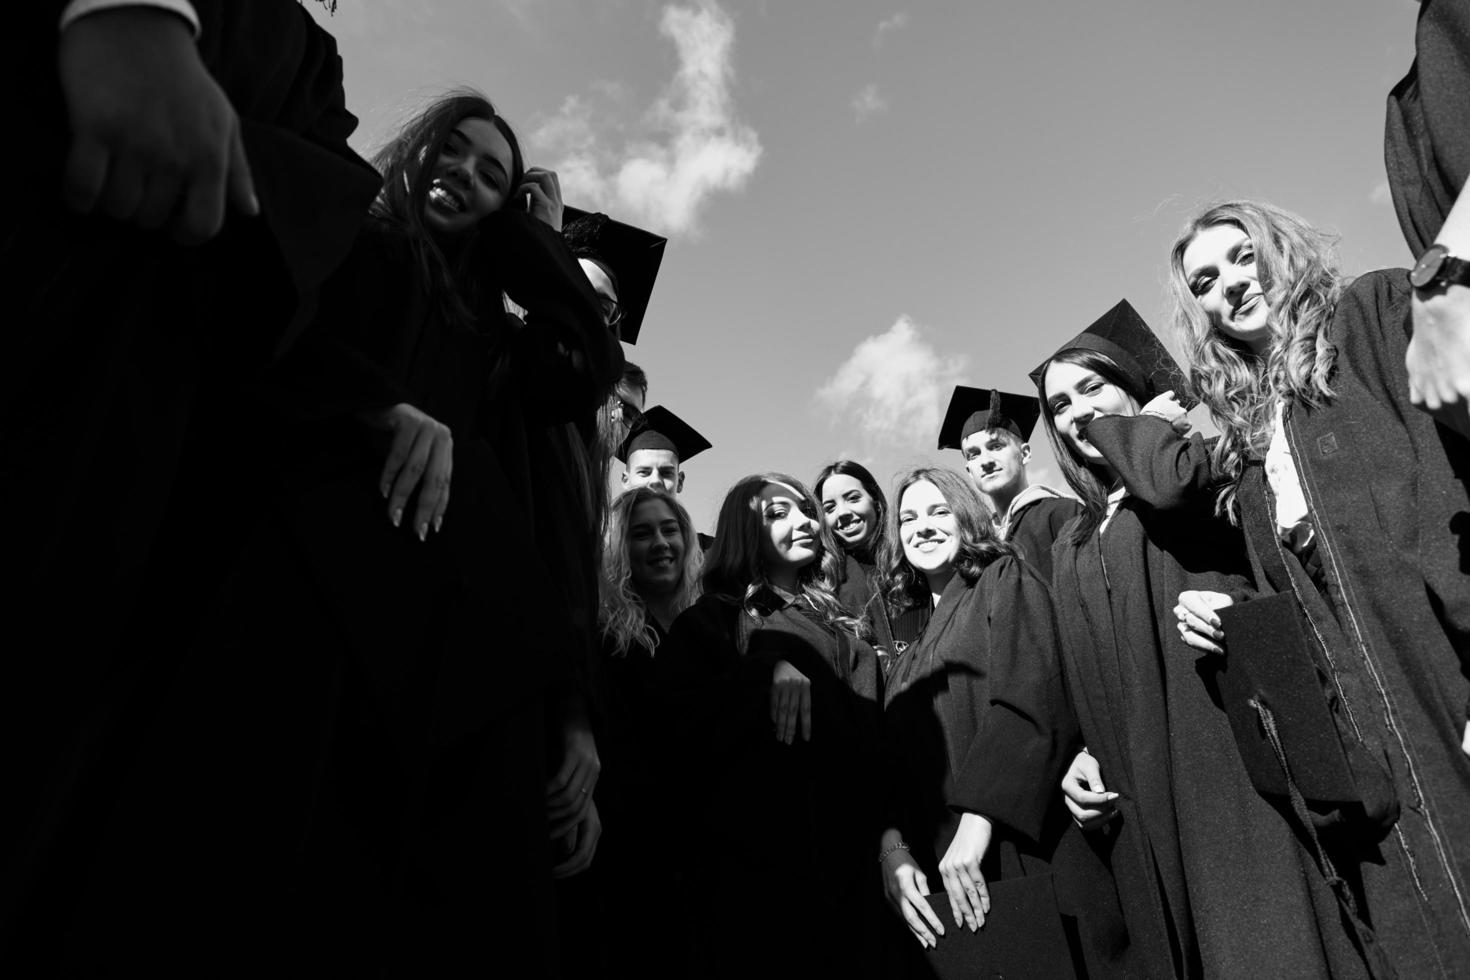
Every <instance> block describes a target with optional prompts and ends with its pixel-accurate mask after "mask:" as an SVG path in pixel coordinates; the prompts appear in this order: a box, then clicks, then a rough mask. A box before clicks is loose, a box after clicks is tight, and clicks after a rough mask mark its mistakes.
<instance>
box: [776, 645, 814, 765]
mask: <svg viewBox="0 0 1470 980" xmlns="http://www.w3.org/2000/svg"><path fill="white" fill-rule="evenodd" d="M798 722H800V725H801V740H802V741H803V742H810V741H811V740H812V682H811V678H809V677H807V676H806V675H805V674H803V673H802V672H801V671H799V670H797V669H796V668H795V667H793V666H791V664H790V663H788V662H787V661H785V660H779V661H777V662H776V667H775V669H774V670H773V671H772V673H771V724H772V725H775V726H776V741H778V742H784V743H785V744H787V745H790V744H792V743H793V742H795V741H796V729H797V723H798Z"/></svg>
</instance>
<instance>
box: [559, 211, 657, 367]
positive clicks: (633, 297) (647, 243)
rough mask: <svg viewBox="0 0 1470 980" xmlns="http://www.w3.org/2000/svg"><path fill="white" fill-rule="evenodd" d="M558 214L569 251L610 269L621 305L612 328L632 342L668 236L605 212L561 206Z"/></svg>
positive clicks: (646, 309) (635, 339)
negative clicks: (621, 312)
mask: <svg viewBox="0 0 1470 980" xmlns="http://www.w3.org/2000/svg"><path fill="white" fill-rule="evenodd" d="M562 216H563V224H562V232H561V233H562V237H563V238H564V239H565V240H566V243H567V247H568V248H570V249H571V250H572V254H573V255H574V256H576V257H577V258H579V259H592V260H593V261H594V262H597V263H598V264H599V265H601V266H603V267H605V268H606V269H607V270H608V271H610V272H611V273H612V276H613V280H614V282H615V284H616V287H617V291H618V305H619V306H621V307H622V309H623V318H622V320H621V321H619V323H618V324H617V326H616V328H615V329H616V330H617V334H618V339H619V340H623V341H626V342H627V343H630V344H636V343H637V342H638V331H639V329H640V328H642V326H643V314H644V313H646V312H647V311H648V300H649V298H650V297H651V296H652V295H653V281H654V280H655V279H657V278H658V266H659V263H660V262H662V261H663V257H664V246H665V245H667V244H668V241H669V240H668V239H667V238H660V237H659V236H658V235H655V234H653V233H652V232H647V231H644V230H643V229H641V228H634V227H633V226H632V225H625V224H623V223H622V222H621V221H614V220H613V219H612V218H609V217H608V216H607V215H605V214H589V213H588V212H586V211H582V210H579V209H578V208H571V207H568V208H563V210H562Z"/></svg>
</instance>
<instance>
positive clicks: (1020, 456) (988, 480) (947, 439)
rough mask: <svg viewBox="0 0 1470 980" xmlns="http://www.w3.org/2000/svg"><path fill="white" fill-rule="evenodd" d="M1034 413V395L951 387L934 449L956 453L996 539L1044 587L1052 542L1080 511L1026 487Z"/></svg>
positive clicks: (1051, 493) (1047, 491)
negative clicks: (1026, 564) (1021, 560)
mask: <svg viewBox="0 0 1470 980" xmlns="http://www.w3.org/2000/svg"><path fill="white" fill-rule="evenodd" d="M1040 412H1041V403H1040V402H1039V401H1037V399H1036V397H1035V396H1034V395H1014V394H1011V393H1010V392H1003V391H997V390H996V389H994V388H990V389H984V388H967V387H965V386H964V385H955V389H954V394H953V395H952V396H950V400H949V409H948V411H947V412H946V413H945V416H944V422H943V423H942V424H941V425H940V427H939V448H940V449H958V450H959V451H960V454H961V455H962V456H963V457H964V459H965V471H966V472H967V473H968V474H969V476H970V482H971V483H972V484H973V485H974V487H975V489H976V490H978V491H980V495H981V497H983V498H984V499H985V502H986V504H987V505H988V506H989V507H990V512H991V514H992V515H994V520H995V532H996V535H997V536H998V537H999V538H1000V539H1001V540H1002V541H1005V542H1007V543H1009V544H1011V545H1014V546H1015V548H1016V550H1017V551H1018V552H1019V553H1020V555H1021V557H1022V558H1024V559H1025V560H1026V561H1029V562H1030V563H1031V565H1032V566H1033V567H1034V568H1035V569H1036V570H1037V571H1038V572H1040V573H1041V577H1042V578H1043V579H1044V580H1045V581H1047V582H1050V581H1051V546H1052V542H1054V541H1055V540H1056V539H1057V532H1059V531H1060V530H1061V529H1062V525H1064V524H1066V523H1067V522H1068V521H1070V520H1071V519H1072V518H1074V517H1076V516H1077V514H1078V513H1079V512H1080V511H1081V507H1080V505H1079V504H1078V503H1077V501H1076V500H1075V499H1073V498H1071V497H1064V496H1062V495H1061V494H1059V493H1057V492H1056V491H1055V490H1053V489H1052V488H1051V487H1047V486H1042V485H1041V484H1039V483H1038V484H1032V483H1031V480H1030V478H1029V476H1028V474H1027V472H1026V467H1027V465H1028V464H1029V463H1030V462H1031V446H1030V445H1029V441H1030V439H1031V433H1032V431H1034V430H1035V428H1036V419H1037V418H1038V416H1039V415H1040Z"/></svg>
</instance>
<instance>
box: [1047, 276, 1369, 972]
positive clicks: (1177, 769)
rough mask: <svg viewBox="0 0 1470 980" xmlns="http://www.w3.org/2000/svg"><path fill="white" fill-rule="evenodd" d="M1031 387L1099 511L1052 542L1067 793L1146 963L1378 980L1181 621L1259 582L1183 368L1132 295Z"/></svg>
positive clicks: (1054, 439) (1063, 459) (1060, 451)
mask: <svg viewBox="0 0 1470 980" xmlns="http://www.w3.org/2000/svg"><path fill="white" fill-rule="evenodd" d="M1032 377H1033V378H1034V379H1035V380H1036V382H1037V386H1038V394H1039V395H1040V396H1041V398H1042V403H1043V405H1044V406H1045V411H1044V412H1043V415H1042V419H1043V424H1044V425H1045V427H1046V431H1047V435H1048V438H1049V439H1050V440H1051V443H1052V446H1053V448H1054V450H1055V451H1056V455H1057V459H1058V461H1059V462H1060V463H1061V465H1062V469H1063V472H1064V473H1065V474H1066V476H1067V480H1068V482H1069V483H1070V484H1071V486H1072V489H1073V491H1074V492H1075V493H1076V494H1077V495H1078V497H1080V498H1081V499H1082V501H1083V504H1084V507H1085V510H1084V513H1083V514H1082V516H1081V517H1079V518H1078V519H1077V520H1076V521H1075V522H1073V524H1071V525H1070V526H1069V528H1068V529H1067V530H1066V531H1065V532H1064V533H1063V535H1062V536H1061V538H1059V539H1058V542H1057V545H1056V548H1055V549H1054V551H1053V560H1054V577H1053V587H1054V592H1055V594H1056V596H1057V597H1058V602H1057V616H1058V625H1059V635H1060V639H1061V649H1062V657H1061V661H1062V667H1063V673H1064V675H1065V677H1066V686H1067V690H1068V693H1069V700H1070V702H1071V704H1072V705H1073V707H1074V710H1075V711H1076V713H1077V720H1078V723H1079V725H1080V727H1081V734H1082V742H1083V744H1085V745H1086V747H1087V748H1086V750H1085V751H1084V752H1082V753H1079V754H1078V755H1077V756H1076V757H1075V758H1074V759H1073V761H1072V765H1071V766H1070V767H1069V769H1068V772H1067V774H1066V776H1065V778H1064V779H1063V782H1062V787H1063V791H1064V793H1065V795H1066V797H1067V807H1068V809H1069V810H1070V811H1071V812H1072V815H1073V819H1074V820H1075V821H1076V822H1077V823H1078V825H1079V826H1081V827H1082V828H1083V829H1084V831H1085V832H1086V838H1087V840H1088V842H1089V843H1090V844H1091V846H1092V847H1093V848H1094V850H1096V851H1097V852H1098V853H1100V854H1104V855H1106V856H1107V858H1108V862H1109V865H1110V867H1111V868H1112V872H1113V874H1114V876H1115V877H1116V881H1117V895H1118V898H1119V900H1120V902H1121V903H1122V907H1123V914H1124V917H1125V919H1126V921H1127V927H1128V934H1129V940H1130V943H1131V947H1132V951H1133V954H1134V955H1135V956H1136V957H1137V962H1136V964H1135V968H1136V969H1137V971H1138V973H1139V975H1150V976H1152V975H1159V976H1180V977H1211V976H1233V975H1241V976H1248V975H1261V976H1292V977H1318V978H1326V977H1354V976H1366V975H1368V974H1367V972H1366V969H1365V966H1364V963H1363V961H1362V958H1361V957H1360V956H1359V954H1358V952H1357V950H1356V948H1355V947H1354V945H1353V942H1352V940H1351V939H1350V938H1349V936H1348V934H1347V932H1346V930H1345V929H1344V928H1343V925H1342V922H1341V918H1340V913H1339V910H1338V908H1337V906H1336V899H1335V896H1334V893H1333V892H1332V890H1331V887H1330V885H1329V884H1328V882H1327V881H1326V880H1325V879H1324V878H1323V876H1322V875H1321V874H1319V873H1318V871H1317V868H1316V865H1315V860H1314V855H1313V852H1311V851H1310V850H1309V849H1308V848H1306V847H1305V846H1304V845H1303V844H1301V843H1300V842H1299V841H1298V839H1297V837H1296V836H1295V834H1294V832H1293V830H1292V828H1291V827H1290V826H1289V825H1288V824H1287V823H1286V822H1284V821H1283V820H1282V819H1281V815H1280V814H1279V812H1278V811H1277V810H1276V808H1275V807H1274V806H1273V805H1272V804H1270V803H1268V802H1267V801H1266V800H1265V799H1264V798H1262V797H1261V796H1260V795H1259V794H1258V793H1257V792H1256V790H1255V787H1254V785H1253V784H1252V783H1251V780H1250V778H1249V776H1248V774H1247V772H1246V770H1245V766H1244V764H1243V763H1242V761H1241V758H1240V755H1239V751H1238V749H1237V747H1236V743H1235V738H1234V734H1233V730H1232V728H1231V726H1230V723H1229V720H1228V718H1227V717H1226V715H1225V714H1224V713H1223V712H1222V711H1221V710H1220V706H1219V701H1218V694H1217V693H1216V692H1215V691H1214V689H1213V687H1214V680H1213V677H1214V672H1215V671H1217V670H1218V669H1219V668H1218V662H1217V661H1214V660H1212V659H1208V658H1206V659H1202V658H1201V657H1200V656H1199V654H1197V653H1195V652H1194V651H1192V650H1191V649H1190V648H1189V647H1188V646H1187V645H1186V643H1185V641H1184V640H1183V638H1182V637H1181V636H1180V633H1179V631H1178V629H1177V626H1178V623H1177V622H1176V616H1175V613H1174V607H1175V606H1176V604H1177V601H1178V596H1179V593H1180V592H1181V591H1184V590H1186V589H1197V590H1211V591H1214V592H1217V593H1221V594H1229V595H1234V596H1243V595H1245V594H1246V593H1247V592H1248V590H1249V578H1248V575H1247V574H1246V573H1247V569H1248V565H1247V561H1246V555H1245V547H1244V542H1243V541H1242V540H1241V537H1240V535H1239V533H1238V532H1237V531H1236V530H1235V529H1234V528H1232V527H1230V525H1229V524H1228V523H1227V522H1226V521H1224V520H1222V519H1220V518H1218V517H1216V516H1215V513H1214V509H1215V508H1214V504H1215V490H1216V481H1215V476H1214V473H1213V471H1212V468H1211V460H1210V455H1209V450H1208V448H1207V447H1206V445H1205V443H1204V442H1203V441H1202V440H1201V439H1200V438H1199V437H1198V436H1197V435H1196V436H1185V435H1183V434H1182V430H1186V429H1187V428H1188V425H1187V422H1186V421H1184V418H1183V414H1184V405H1183V404H1181V403H1180V402H1179V401H1178V400H1176V398H1175V395H1174V393H1175V392H1179V393H1183V392H1185V391H1186V388H1185V385H1184V379H1183V376H1182V374H1181V373H1180V372H1179V370H1178V368H1177V367H1176V366H1175V364H1174V361H1173V359H1172V357H1170V355H1169V353H1168V351H1167V350H1166V349H1165V348H1164V346H1163V345H1162V344H1161V343H1160V342H1159V341H1158V339H1157V338H1156V337H1155V336H1154V334H1153V332H1152V331H1151V330H1150V329H1149V328H1148V326H1147V324H1145V323H1144V322H1143V320H1142V319H1141V318H1139V317H1138V315H1137V313H1135V312H1134V311H1133V310H1132V308H1131V307H1129V306H1127V304H1120V305H1119V306H1117V307H1115V308H1114V309H1113V310H1112V311H1110V312H1109V313H1108V314H1105V315H1104V316H1103V317H1102V318H1100V319H1099V320H1098V321H1097V322H1096V323H1094V324H1093V325H1092V326H1090V327H1088V328H1087V330H1084V331H1083V332H1082V333H1081V334H1080V335H1079V336H1078V337H1076V338H1075V339H1073V340H1072V341H1069V342H1068V343H1067V344H1065V345H1063V346H1062V348H1061V349H1060V350H1058V351H1057V353H1056V354H1054V355H1053V356H1052V357H1050V358H1048V359H1047V360H1046V361H1045V362H1044V363H1043V364H1042V365H1041V366H1040V367H1039V368H1038V369H1037V370H1036V372H1035V373H1033V375H1032ZM1244 841H1249V842H1250V845H1249V847H1242V846H1241V842H1244Z"/></svg>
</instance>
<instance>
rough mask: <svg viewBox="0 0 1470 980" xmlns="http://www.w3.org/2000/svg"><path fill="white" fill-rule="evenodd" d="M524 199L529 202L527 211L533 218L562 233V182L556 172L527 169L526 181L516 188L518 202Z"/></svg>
mask: <svg viewBox="0 0 1470 980" xmlns="http://www.w3.org/2000/svg"><path fill="white" fill-rule="evenodd" d="M522 199H525V200H527V203H528V205H529V206H528V207H527V208H526V210H527V211H529V212H531V217H533V218H540V219H541V220H542V221H544V222H546V223H547V224H548V225H550V226H551V230H552V231H561V219H562V203H561V181H560V180H559V179H558V178H557V176H556V171H554V170H547V169H545V168H544V167H527V168H526V176H525V179H524V180H522V181H521V186H520V187H517V188H516V200H518V201H519V200H522Z"/></svg>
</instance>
